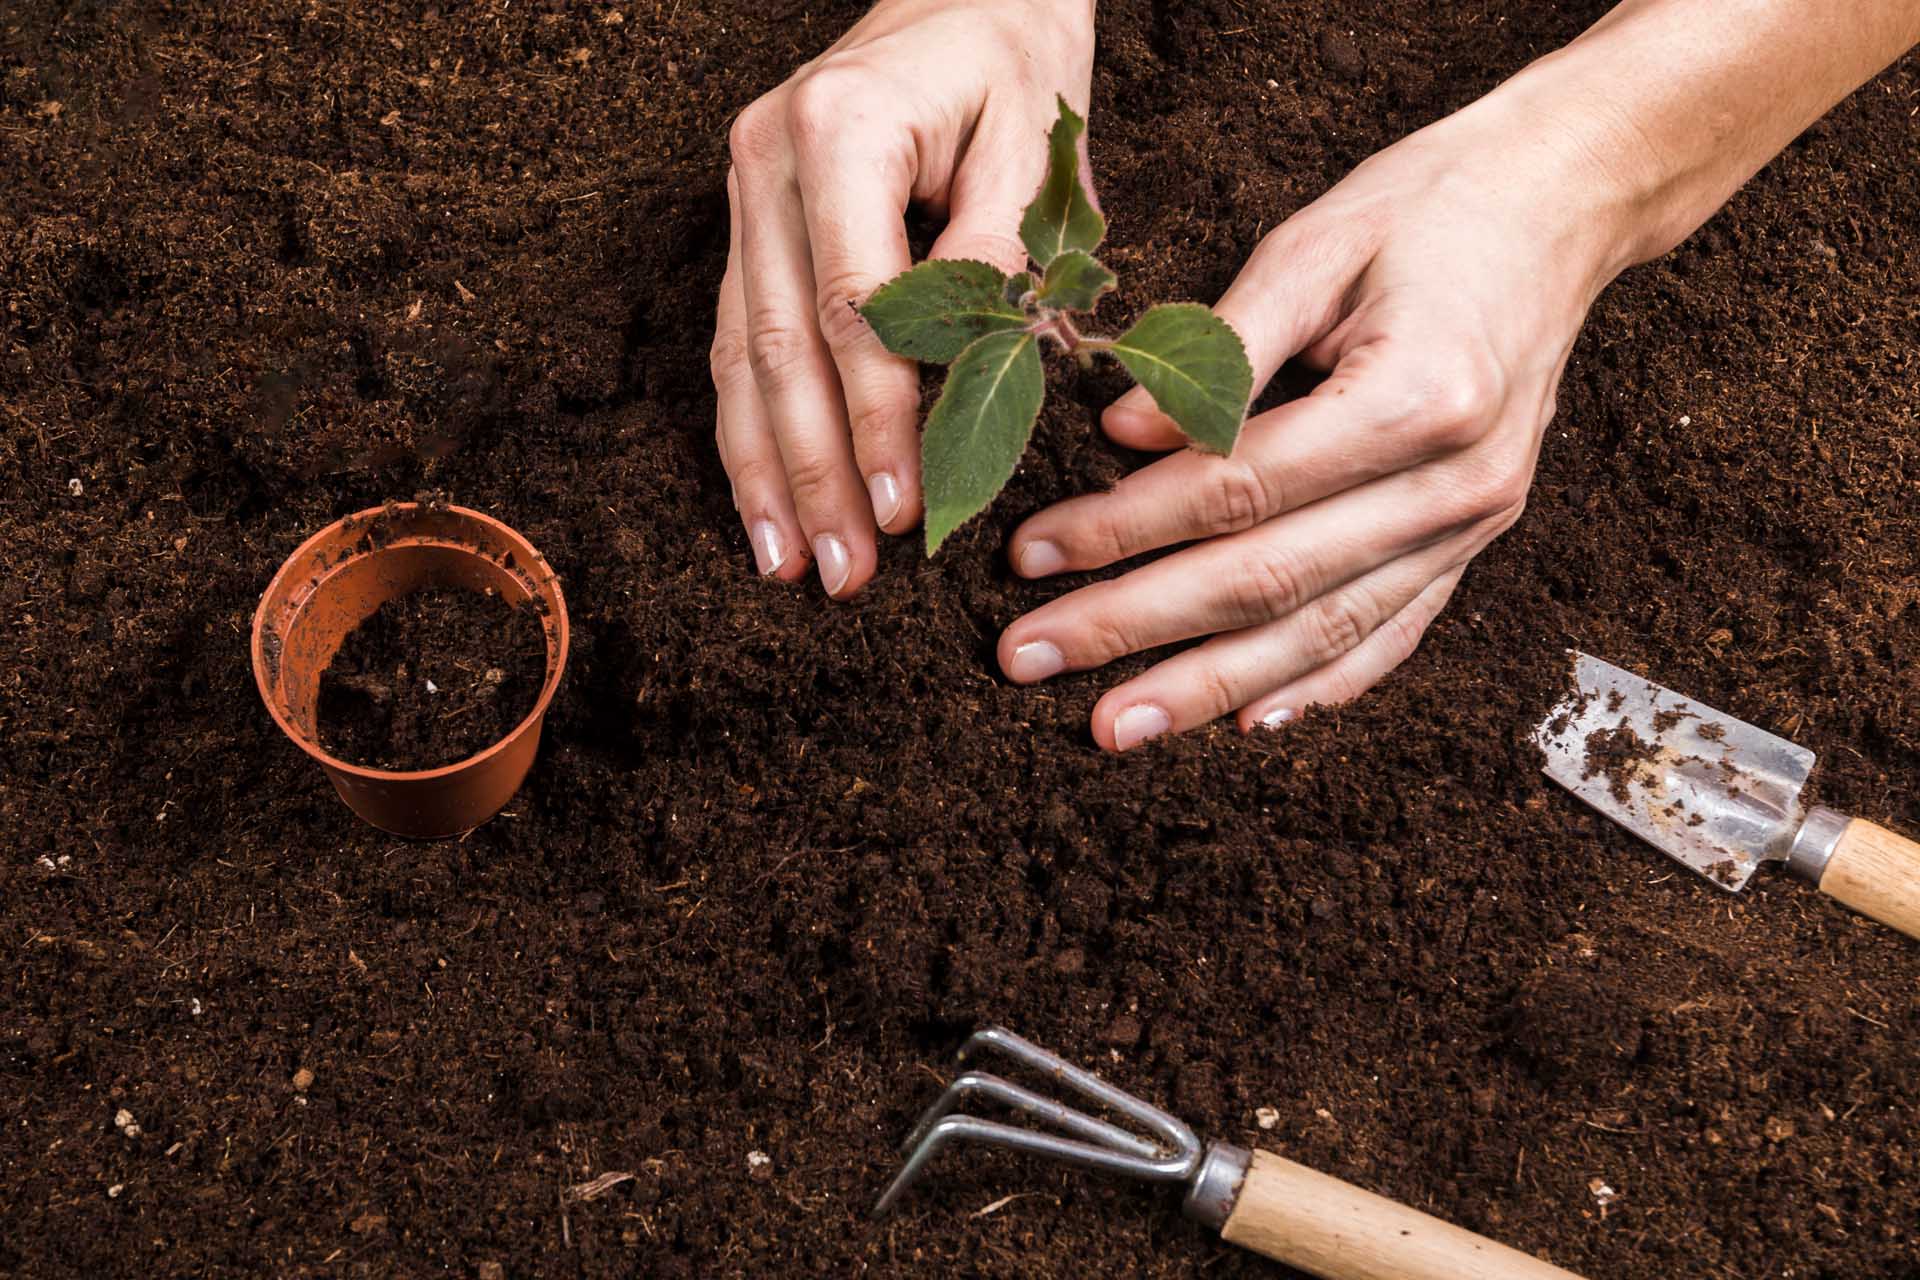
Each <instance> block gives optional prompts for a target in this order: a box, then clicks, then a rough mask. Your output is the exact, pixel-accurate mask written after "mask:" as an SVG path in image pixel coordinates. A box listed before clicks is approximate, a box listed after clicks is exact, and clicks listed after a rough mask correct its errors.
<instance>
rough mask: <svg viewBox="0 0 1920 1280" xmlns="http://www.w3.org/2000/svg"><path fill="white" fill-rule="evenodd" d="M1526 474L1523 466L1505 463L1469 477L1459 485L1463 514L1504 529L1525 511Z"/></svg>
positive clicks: (1485, 468) (1484, 468)
mask: <svg viewBox="0 0 1920 1280" xmlns="http://www.w3.org/2000/svg"><path fill="white" fill-rule="evenodd" d="M1528 487H1529V486H1528V475H1527V472H1526V471H1525V469H1523V468H1519V467H1512V466H1507V465H1505V464H1504V463H1503V464H1500V465H1495V466H1487V467H1483V468H1481V469H1479V470H1478V471H1476V472H1475V473H1474V474H1473V475H1472V476H1470V477H1469V478H1468V480H1467V482H1466V483H1465V485H1464V486H1463V487H1462V499H1463V501H1464V502H1465V504H1466V510H1465V515H1466V517H1467V518H1468V519H1469V520H1471V521H1475V522H1485V523H1488V524H1493V525H1497V526H1498V529H1496V532H1497V531H1498V530H1499V529H1505V528H1507V527H1508V526H1509V525H1511V524H1512V523H1513V522H1514V521H1515V520H1518V519H1519V518H1520V513H1521V512H1522V511H1524V510H1526V506H1527V490H1528Z"/></svg>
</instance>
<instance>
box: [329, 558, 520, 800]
mask: <svg viewBox="0 0 1920 1280" xmlns="http://www.w3.org/2000/svg"><path fill="white" fill-rule="evenodd" d="M546 674H547V641H546V633H545V632H544V631H542V630H541V628H540V619H539V618H538V617H537V616H536V615H535V614H534V612H533V610H531V609H516V608H515V607H514V606H513V605H511V604H509V603H508V602H507V601H506V600H504V599H503V598H501V597H500V596H498V595H496V594H494V593H493V592H491V591H488V592H485V593H482V592H478V591H462V590H458V589H450V590H427V591H416V592H414V593H413V594H411V595H406V596H401V597H400V598H399V599H397V600H389V601H388V602H387V603H385V604H383V605H381V606H380V608H379V609H378V610H376V611H375V613H374V615H373V616H372V617H371V618H368V619H367V620H366V621H365V622H363V623H361V624H360V625H359V626H358V627H356V628H354V630H353V632H352V634H350V635H349V636H348V637H347V638H346V640H345V642H343V643H342V644H341V646H340V651H339V652H338V653H336V654H335V655H334V656H333V661H332V662H331V663H329V664H328V666H327V669H326V671H325V672H323V673H322V674H321V676H320V711H319V728H320V745H321V746H323V747H325V748H326V749H327V750H328V751H329V752H331V753H332V754H333V755H335V756H338V757H339V758H340V759H342V760H345V761H346V762H347V763H348V764H359V765H367V766H370V767H372V768H375V769H432V768H437V767H438V766H440V765H443V764H453V763H454V762H455V761H458V760H464V759H466V758H467V757H468V756H470V755H473V754H474V753H476V752H479V751H484V750H486V749H487V748H488V747H490V746H492V745H493V744H494V743H496V742H498V741H500V739H502V738H504V737H506V736H507V734H509V733H511V732H512V731H513V729H514V727H515V726H516V725H518V724H519V723H520V722H521V721H522V720H525V719H526V718H527V715H528V714H529V713H530V712H531V711H532V710H533V705H534V703H535V702H537V701H539V699H540V686H541V685H543V684H545V683H546Z"/></svg>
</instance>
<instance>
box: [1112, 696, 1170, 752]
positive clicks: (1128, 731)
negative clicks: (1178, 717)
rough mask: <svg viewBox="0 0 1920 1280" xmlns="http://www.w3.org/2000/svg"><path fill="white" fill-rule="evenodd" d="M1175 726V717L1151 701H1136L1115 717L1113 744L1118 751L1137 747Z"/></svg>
mask: <svg viewBox="0 0 1920 1280" xmlns="http://www.w3.org/2000/svg"><path fill="white" fill-rule="evenodd" d="M1171 728H1173V718H1172V717H1171V716H1169V715H1168V714H1167V713H1166V712H1164V711H1162V710H1161V709H1160V708H1158V707H1156V706H1154V705H1153V704H1152V703H1151V702H1136V703H1134V704H1133V705H1132V706H1130V707H1128V708H1127V709H1126V710H1125V711H1122V712H1121V713H1120V714H1119V715H1117V716H1115V717H1114V718H1113V745H1114V749H1115V750H1117V751H1125V750H1126V749H1127V748H1128V747H1137V746H1139V745H1140V744H1141V743H1143V742H1145V741H1146V740H1147V739H1148V738H1155V737H1158V736H1159V735H1161V734H1163V733H1165V732H1166V731H1167V730H1169V729H1171Z"/></svg>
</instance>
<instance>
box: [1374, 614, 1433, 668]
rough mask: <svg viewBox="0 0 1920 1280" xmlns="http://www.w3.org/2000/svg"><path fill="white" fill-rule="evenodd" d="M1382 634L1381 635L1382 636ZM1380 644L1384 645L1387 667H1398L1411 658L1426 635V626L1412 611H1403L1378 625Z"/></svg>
mask: <svg viewBox="0 0 1920 1280" xmlns="http://www.w3.org/2000/svg"><path fill="white" fill-rule="evenodd" d="M1382 633H1383V634H1382ZM1377 634H1381V640H1382V643H1384V644H1385V645H1386V657H1387V667H1388V668H1389V669H1391V668H1393V667H1397V666H1399V665H1400V664H1401V663H1403V662H1405V661H1406V660H1407V659H1408V658H1411V657H1412V656H1413V651H1414V650H1415V649H1417V648H1419V647H1420V640H1421V638H1422V637H1423V636H1425V635H1426V634H1427V624H1426V622H1425V621H1423V620H1422V618H1421V617H1420V616H1419V615H1417V614H1415V613H1414V612H1413V611H1412V610H1403V611H1402V612H1400V613H1397V614H1395V615H1394V616H1393V617H1391V618H1388V619H1387V620H1386V621H1385V622H1383V623H1381V624H1380V633H1377Z"/></svg>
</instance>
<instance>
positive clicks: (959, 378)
mask: <svg viewBox="0 0 1920 1280" xmlns="http://www.w3.org/2000/svg"><path fill="white" fill-rule="evenodd" d="M1045 394H1046V376H1045V374H1044V373H1043V371H1042V370H1041V368H1040V349H1039V340H1038V339H1037V338H1035V336H1034V335H1033V334H1031V333H1027V332H1024V331H1021V332H1006V333H990V334H988V335H987V336H985V337H984V338H981V339H979V340H978V341H976V342H975V343H974V344H973V345H972V346H970V347H968V348H967V349H966V350H965V351H963V352H961V353H960V357H959V359H957V360H955V361H954V362H953V367H952V368H951V369H949V370H948V371H947V385H946V387H945V388H944V389H942V391H941V392H940V399H939V402H938V403H936V404H935V405H934V406H933V412H932V413H931V414H929V415H928V416H927V429H926V432H925V434H924V435H923V436H922V437H921V441H920V454H921V482H922V484H923V485H924V486H925V490H926V497H927V554H928V555H929V556H931V555H932V554H933V553H934V552H935V551H937V550H939V549H940V544H941V543H942V542H944V541H946V538H947V535H948V534H950V533H952V532H953V531H954V530H955V529H957V528H959V527H960V526H961V525H962V524H964V523H965V522H966V521H967V520H969V519H971V518H972V517H973V516H976V515H978V514H979V513H980V512H982V511H984V510H986V507H987V504H988V503H990V502H992V501H993V497H994V495H995V494H997V493H999V492H1000V490H1001V488H1002V487H1003V486H1004V485H1005V484H1006V483H1007V481H1008V480H1009V479H1011V478H1012V477H1013V470H1014V468H1015V467H1016V466H1018V465H1019V464H1020V455H1021V454H1022V453H1024V452H1026V448H1027V437H1028V436H1030V435H1032V434H1033V424H1034V420H1035V419H1037V418H1038V417H1039V416H1040V401H1041V398H1042V397H1043V396H1044V395H1045Z"/></svg>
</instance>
